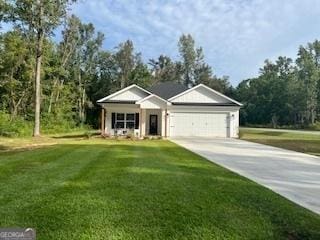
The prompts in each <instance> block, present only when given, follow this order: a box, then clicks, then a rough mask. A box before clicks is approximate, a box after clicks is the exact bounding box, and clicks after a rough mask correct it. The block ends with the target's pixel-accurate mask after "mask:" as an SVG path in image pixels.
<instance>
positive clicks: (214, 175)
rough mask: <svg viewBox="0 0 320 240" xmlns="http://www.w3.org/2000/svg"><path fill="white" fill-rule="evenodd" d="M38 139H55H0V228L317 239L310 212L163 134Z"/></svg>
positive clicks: (75, 234)
mask: <svg viewBox="0 0 320 240" xmlns="http://www.w3.org/2000/svg"><path fill="white" fill-rule="evenodd" d="M42 139H43V140H42V142H43V143H44V142H45V143H50V144H55V145H50V146H44V147H41V148H35V149H32V150H29V151H25V150H23V151H22V150H19V151H17V150H16V147H17V145H23V144H26V145H30V144H32V143H33V141H34V140H32V139H25V140H23V139H20V140H14V141H13V142H12V143H10V144H8V143H5V141H4V139H2V140H1V139H0V145H2V146H4V145H5V146H6V150H5V151H2V152H1V153H0V182H1V184H0V216H1V217H0V226H1V227H12V226H19V227H34V228H35V229H36V230H37V239H61V240H62V239H66V240H67V239H68V240H70V239H77V240H78V239H148V240H149V239H179V240H180V239H197V240H198V239H320V216H319V215H317V214H314V213H312V212H310V211H308V210H306V209H304V208H302V207H300V206H297V205H296V204H294V203H292V202H290V201H288V200H286V199H284V198H283V197H281V196H279V195H277V194H275V193H273V192H272V191H270V190H268V189H266V188H264V187H262V186H260V185H258V184H256V183H254V182H252V181H250V180H248V179H246V178H243V177H241V176H239V175H237V174H234V173H232V172H230V171H228V170H226V169H224V168H222V167H219V166H217V165H215V164H212V163H211V162H209V161H207V160H205V159H203V158H202V157H200V156H198V155H196V154H193V153H191V152H189V151H187V150H185V149H183V148H181V147H179V146H177V145H175V144H173V143H171V142H169V141H163V140H153V141H146V140H144V141H130V140H119V141H113V140H103V139H98V138H94V139H87V140H84V139H82V138H81V139H79V138H71V137H69V138H42ZM36 141H39V140H36ZM11 148H12V149H13V150H10V149H11Z"/></svg>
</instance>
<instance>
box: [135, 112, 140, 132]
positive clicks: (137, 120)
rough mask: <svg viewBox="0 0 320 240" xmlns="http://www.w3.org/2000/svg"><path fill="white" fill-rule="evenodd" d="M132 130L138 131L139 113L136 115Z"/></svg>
mask: <svg viewBox="0 0 320 240" xmlns="http://www.w3.org/2000/svg"><path fill="white" fill-rule="evenodd" d="M134 128H135V129H139V113H136V119H135V123H134Z"/></svg>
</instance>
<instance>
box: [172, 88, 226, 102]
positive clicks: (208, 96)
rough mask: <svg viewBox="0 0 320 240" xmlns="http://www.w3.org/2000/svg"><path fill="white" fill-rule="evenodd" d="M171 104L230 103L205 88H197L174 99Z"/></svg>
mask: <svg viewBox="0 0 320 240" xmlns="http://www.w3.org/2000/svg"><path fill="white" fill-rule="evenodd" d="M171 102H173V103H231V101H230V100H228V99H226V98H225V97H222V96H220V95H218V94H216V93H215V92H213V91H210V90H209V89H207V88H205V87H201V86H200V87H197V88H194V89H191V90H190V91H188V92H186V93H185V94H182V95H180V96H178V97H176V98H174V99H172V101H171Z"/></svg>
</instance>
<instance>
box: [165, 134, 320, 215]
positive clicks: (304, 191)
mask: <svg viewBox="0 0 320 240" xmlns="http://www.w3.org/2000/svg"><path fill="white" fill-rule="evenodd" d="M171 141H173V142H175V143H177V144H179V145H181V146H182V147H185V148H187V149H189V150H191V151H193V152H195V153H197V154H199V155H201V156H203V157H205V158H207V159H208V160H210V161H212V162H214V163H217V164H219V165H221V166H223V167H225V168H228V169H230V170H231V171H233V172H236V173H238V174H240V175H242V176H245V177H247V178H249V179H251V180H253V181H255V182H257V183H259V184H261V185H264V186H265V187H267V188H270V189H272V190H273V191H274V192H277V193H279V194H280V195H282V196H284V197H286V198H288V199H290V200H291V201H293V202H295V203H297V204H300V205H301V206H304V207H305V208H308V209H310V210H312V211H314V212H316V213H318V214H320V158H319V157H315V156H312V155H308V154H303V153H298V152H294V151H289V150H285V149H280V148H275V147H271V146H266V145H262V144H257V143H252V142H247V141H243V140H238V139H219V138H198V137H197V138H196V137H185V138H175V139H171Z"/></svg>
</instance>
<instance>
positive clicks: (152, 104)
mask: <svg viewBox="0 0 320 240" xmlns="http://www.w3.org/2000/svg"><path fill="white" fill-rule="evenodd" d="M137 103H138V104H140V107H141V108H144V109H158V108H163V107H165V106H166V105H167V102H166V101H165V100H164V99H161V98H159V97H157V96H155V95H151V96H149V97H147V98H146V99H142V100H141V101H140V102H137Z"/></svg>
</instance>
